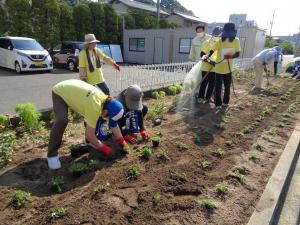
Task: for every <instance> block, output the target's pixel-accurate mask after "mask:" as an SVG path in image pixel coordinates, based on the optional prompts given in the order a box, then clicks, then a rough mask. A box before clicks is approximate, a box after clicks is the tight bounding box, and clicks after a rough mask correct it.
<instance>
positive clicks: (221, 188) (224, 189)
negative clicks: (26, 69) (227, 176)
mask: <svg viewBox="0 0 300 225" xmlns="http://www.w3.org/2000/svg"><path fill="white" fill-rule="evenodd" d="M216 188H217V191H218V192H219V193H220V194H226V193H227V192H228V187H227V186H226V185H225V184H223V183H220V184H217V186H216Z"/></svg>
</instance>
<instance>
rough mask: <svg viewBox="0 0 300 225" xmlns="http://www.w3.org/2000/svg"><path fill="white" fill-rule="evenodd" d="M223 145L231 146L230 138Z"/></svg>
mask: <svg viewBox="0 0 300 225" xmlns="http://www.w3.org/2000/svg"><path fill="white" fill-rule="evenodd" d="M225 145H226V146H228V147H231V146H232V145H233V141H231V140H229V141H225Z"/></svg>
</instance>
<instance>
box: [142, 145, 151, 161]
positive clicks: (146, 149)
mask: <svg viewBox="0 0 300 225" xmlns="http://www.w3.org/2000/svg"><path fill="white" fill-rule="evenodd" d="M151 155H152V150H151V148H149V147H146V146H145V147H143V148H142V149H141V151H140V157H141V158H143V159H149V158H150V157H151Z"/></svg>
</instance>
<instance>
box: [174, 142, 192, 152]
mask: <svg viewBox="0 0 300 225" xmlns="http://www.w3.org/2000/svg"><path fill="white" fill-rule="evenodd" d="M176 145H177V148H179V150H180V151H184V150H188V149H189V147H188V146H187V144H185V143H183V142H179V141H178V142H176Z"/></svg>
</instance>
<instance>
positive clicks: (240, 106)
mask: <svg viewBox="0 0 300 225" xmlns="http://www.w3.org/2000/svg"><path fill="white" fill-rule="evenodd" d="M237 108H238V110H244V109H245V106H243V105H239V106H238V107H237Z"/></svg>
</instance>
